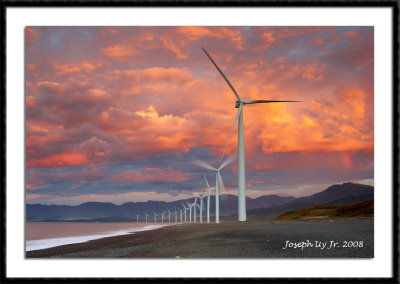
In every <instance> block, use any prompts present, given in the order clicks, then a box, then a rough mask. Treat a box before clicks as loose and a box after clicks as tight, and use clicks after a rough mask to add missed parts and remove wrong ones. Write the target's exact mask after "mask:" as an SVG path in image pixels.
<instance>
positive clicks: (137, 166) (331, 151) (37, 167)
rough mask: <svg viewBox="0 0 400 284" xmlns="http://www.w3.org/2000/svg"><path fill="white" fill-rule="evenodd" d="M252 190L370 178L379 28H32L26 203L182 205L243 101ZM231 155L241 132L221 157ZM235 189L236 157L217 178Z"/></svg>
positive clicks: (290, 189)
mask: <svg viewBox="0 0 400 284" xmlns="http://www.w3.org/2000/svg"><path fill="white" fill-rule="evenodd" d="M201 47H204V48H205V49H206V50H207V51H208V53H209V54H210V55H211V56H212V57H213V59H214V60H215V61H216V62H217V64H218V65H219V66H220V68H221V69H222V70H223V72H224V73H225V75H226V76H227V77H228V79H229V80H230V81H231V83H232V84H233V86H234V87H235V88H236V90H237V91H238V93H239V95H240V96H241V97H242V98H244V99H270V100H300V101H302V102H300V103H279V104H278V103H277V104H257V105H248V106H245V107H244V131H245V136H244V137H245V151H246V185H247V196H249V197H257V196H260V195H266V194H281V195H292V196H305V195H309V194H312V193H315V192H318V191H321V190H324V189H325V188H327V187H328V186H329V185H331V184H334V183H343V182H346V181H353V182H360V183H364V184H371V185H372V184H373V179H374V155H373V154H374V128H373V126H374V72H373V70H374V30H373V27H27V28H26V167H27V170H26V201H27V203H42V204H80V203H83V202H86V201H102V202H113V203H116V204H121V203H124V202H129V201H133V202H135V201H146V200H166V201H170V200H176V199H181V198H189V197H191V196H193V193H194V192H199V191H203V190H204V187H205V183H204V178H203V175H207V177H208V179H209V181H210V183H215V176H214V174H212V173H211V172H208V171H207V170H204V169H202V168H199V167H198V166H196V165H193V164H192V163H191V162H192V161H193V160H194V159H201V160H203V161H205V162H208V163H211V164H212V165H214V166H217V165H218V163H219V157H220V156H221V154H222V151H223V148H224V146H225V143H226V141H227V138H228V135H229V131H230V128H231V127H232V124H233V121H234V118H235V115H236V111H237V109H235V107H234V106H235V101H236V100H235V99H236V98H235V96H234V94H233V93H232V91H231V90H230V89H229V87H228V85H227V84H226V82H225V81H224V80H223V79H222V77H221V76H220V75H219V74H218V72H217V70H216V69H215V67H214V66H213V65H212V64H211V62H210V60H209V59H208V58H207V56H206V55H205V54H204V52H203V51H202V49H201ZM234 153H237V128H235V130H234V132H233V135H232V138H231V140H230V143H229V146H228V148H227V153H226V155H227V156H229V155H232V154H234ZM221 175H222V178H223V180H224V183H225V188H224V192H223V193H231V194H237V191H236V185H237V161H235V162H234V163H232V164H231V165H229V166H227V167H226V168H225V169H224V170H223V171H222V173H221Z"/></svg>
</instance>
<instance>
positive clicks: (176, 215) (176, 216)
mask: <svg viewBox="0 0 400 284" xmlns="http://www.w3.org/2000/svg"><path fill="white" fill-rule="evenodd" d="M174 208H175V212H174V214H175V223H178V212H176V207H174Z"/></svg>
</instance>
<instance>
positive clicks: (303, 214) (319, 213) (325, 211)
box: [275, 199, 374, 220]
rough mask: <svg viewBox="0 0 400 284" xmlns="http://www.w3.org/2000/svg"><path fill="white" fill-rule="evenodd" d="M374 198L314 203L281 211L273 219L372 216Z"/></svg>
mask: <svg viewBox="0 0 400 284" xmlns="http://www.w3.org/2000/svg"><path fill="white" fill-rule="evenodd" d="M373 214H374V199H367V200H364V201H359V202H353V203H349V204H346V205H343V206H334V205H316V206H311V207H308V208H304V209H299V210H292V211H287V212H284V213H281V214H280V215H279V216H278V217H277V218H275V220H306V219H320V218H321V219H323V218H344V217H372V216H373Z"/></svg>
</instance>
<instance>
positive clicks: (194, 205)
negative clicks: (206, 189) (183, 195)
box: [192, 197, 199, 223]
mask: <svg viewBox="0 0 400 284" xmlns="http://www.w3.org/2000/svg"><path fill="white" fill-rule="evenodd" d="M192 206H193V210H194V212H193V219H194V223H196V221H197V220H196V207H199V205H198V204H197V197H195V198H194V202H193V203H192Z"/></svg>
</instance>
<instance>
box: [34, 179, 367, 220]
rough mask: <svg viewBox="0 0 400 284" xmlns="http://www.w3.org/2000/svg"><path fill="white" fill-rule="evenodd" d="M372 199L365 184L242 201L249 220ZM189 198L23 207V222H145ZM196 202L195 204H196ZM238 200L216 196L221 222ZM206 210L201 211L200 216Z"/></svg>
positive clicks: (234, 210)
mask: <svg viewBox="0 0 400 284" xmlns="http://www.w3.org/2000/svg"><path fill="white" fill-rule="evenodd" d="M373 197H374V188H373V187H372V186H368V185H362V184H354V183H344V184H340V185H332V186H330V187H329V188H327V189H326V190H324V191H321V192H319V193H316V194H313V195H310V196H306V197H301V198H295V197H292V196H288V197H286V196H285V197H282V196H278V195H264V196H260V197H258V198H254V199H253V198H248V197H247V198H246V205H247V216H248V217H249V219H260V218H274V217H276V216H278V215H279V214H280V213H282V212H284V211H289V210H297V209H302V208H306V207H309V206H313V205H319V204H328V205H344V204H347V203H350V202H357V201H362V200H365V199H368V198H373ZM203 200H204V209H205V208H206V205H207V198H204V199H203ZM188 201H190V202H193V198H191V199H185V200H177V201H172V202H165V201H147V202H127V203H124V204H121V205H115V204H113V203H104V202H86V203H82V204H80V205H78V206H67V205H41V204H27V205H26V220H27V221H68V220H75V221H76V220H81V221H99V222H106V221H114V222H115V221H129V220H136V215H137V214H139V215H140V219H141V220H143V218H144V217H143V215H144V213H145V212H147V214H149V220H153V218H154V217H153V216H154V212H157V213H160V212H163V211H167V210H170V211H175V208H176V210H177V211H179V209H182V208H183V207H182V204H186V203H187V202H188ZM198 203H199V202H198ZM237 204H238V199H237V196H235V195H230V194H224V195H221V196H220V215H221V216H226V217H225V219H234V218H235V215H233V214H237ZM205 212H206V211H205V210H203V213H204V214H206V213H205ZM210 212H211V215H214V212H215V197H214V196H211V198H210Z"/></svg>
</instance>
